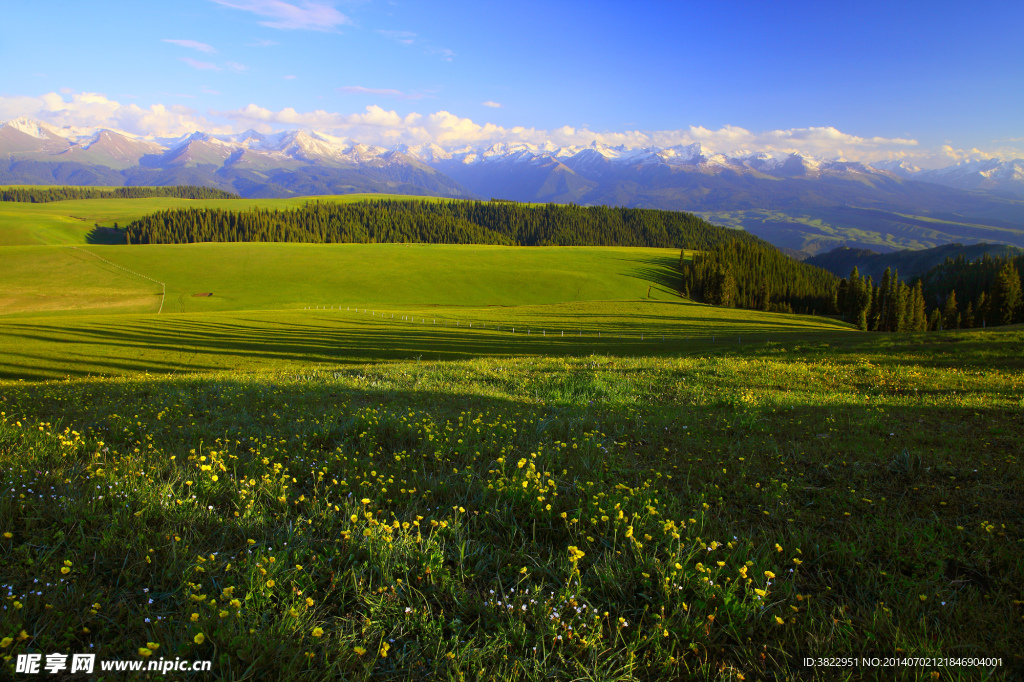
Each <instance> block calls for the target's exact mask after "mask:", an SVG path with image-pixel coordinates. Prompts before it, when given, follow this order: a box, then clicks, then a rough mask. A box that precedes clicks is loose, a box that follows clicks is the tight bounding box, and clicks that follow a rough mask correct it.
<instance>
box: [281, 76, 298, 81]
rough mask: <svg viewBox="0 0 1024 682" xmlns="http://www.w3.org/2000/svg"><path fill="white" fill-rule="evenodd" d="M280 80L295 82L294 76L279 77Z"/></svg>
mask: <svg viewBox="0 0 1024 682" xmlns="http://www.w3.org/2000/svg"><path fill="white" fill-rule="evenodd" d="M281 78H282V79H284V80H286V81H293V80H295V76H291V75H288V76H281Z"/></svg>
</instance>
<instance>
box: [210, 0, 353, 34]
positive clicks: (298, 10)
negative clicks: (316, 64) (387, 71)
mask: <svg viewBox="0 0 1024 682" xmlns="http://www.w3.org/2000/svg"><path fill="white" fill-rule="evenodd" d="M213 2H215V3H217V4H218V5H224V6H225V7H230V8H232V9H240V10H244V11H246V12H252V13H253V14H256V15H258V16H261V17H265V20H264V21H261V22H259V23H260V24H261V25H262V26H267V27H269V28H278V29H306V30H309V31H333V30H335V29H337V27H339V26H344V25H345V24H350V23H352V20H351V19H349V18H348V17H347V16H345V15H344V14H342V13H341V12H339V11H338V10H337V9H335V8H334V6H333V5H331V4H329V3H325V2H315V1H314V0H299V2H298V4H292V3H289V2H284V0H213Z"/></svg>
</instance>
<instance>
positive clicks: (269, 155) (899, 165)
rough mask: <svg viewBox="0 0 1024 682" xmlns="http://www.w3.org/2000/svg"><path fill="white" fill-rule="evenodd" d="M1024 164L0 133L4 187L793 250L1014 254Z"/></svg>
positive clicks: (270, 137)
mask: <svg viewBox="0 0 1024 682" xmlns="http://www.w3.org/2000/svg"><path fill="white" fill-rule="evenodd" d="M1022 168H1024V160H1020V159H1018V160H988V161H969V162H964V163H961V164H957V165H954V166H950V167H948V168H944V169H938V170H922V169H920V168H918V167H916V166H913V165H912V164H909V163H906V162H902V161H901V162H885V163H878V164H875V165H873V166H872V165H867V164H862V163H856V162H850V161H847V160H844V159H825V158H820V157H815V156H810V155H807V154H800V153H765V152H757V153H748V152H736V153H733V154H728V155H726V154H719V153H715V152H713V151H712V150H709V149H707V148H706V147H704V146H703V145H701V144H700V143H694V144H688V145H676V146H671V147H644V148H627V147H625V146H609V145H604V144H601V143H598V142H594V143H592V144H590V145H584V146H573V145H569V146H558V145H554V144H551V143H547V144H539V145H535V144H529V143H524V142H520V143H498V144H492V145H487V146H482V147H472V146H464V147H458V148H445V147H443V146H440V145H437V144H434V143H427V144H421V145H413V146H410V145H396V146H393V147H391V148H384V147H379V146H374V145H367V144H361V143H359V142H356V141H353V140H349V139H345V138H339V137H335V136H332V135H326V134H324V133H319V132H316V131H312V130H290V131H282V132H276V133H271V134H266V133H260V132H257V131H254V130H247V131H245V132H243V133H239V134H236V135H214V134H209V133H205V132H201V131H200V132H195V133H192V134H190V135H186V136H182V137H179V138H175V139H156V138H153V139H150V138H143V137H139V136H135V135H130V134H128V133H125V132H123V131H116V130H89V129H84V128H74V127H66V128H56V127H54V126H50V125H47V124H45V123H40V122H38V121H33V120H30V119H26V118H20V119H16V120H14V121H8V122H7V123H4V124H2V125H0V183H4V184H19V183H22V184H71V185H184V184H190V185H205V186H210V187H215V188H218V189H223V190H227V191H231V192H235V193H238V194H240V195H241V196H243V197H287V196H303V195H316V194H345V193H353V192H377V193H400V194H414V195H416V194H418V195H433V196H444V197H462V198H483V199H487V198H500V199H512V200H517V201H524V202H541V203H546V202H552V203H574V204H580V205H602V204H603V205H610V206H626V207H644V208H660V209H669V210H685V211H692V212H696V213H699V214H700V215H702V216H703V217H704V218H705V219H708V220H711V221H714V222H719V223H720V224H724V225H729V226H732V227H737V228H741V229H746V230H749V231H751V232H752V233H754V234H755V235H757V236H760V237H762V238H764V239H766V240H768V241H770V242H772V243H773V244H775V245H777V246H780V247H783V248H787V249H790V250H792V251H793V252H802V253H804V254H816V253H821V252H824V251H828V250H831V249H833V248H835V247H836V246H852V247H861V248H862V247H867V248H872V249H877V250H900V249H904V248H908V247H910V248H929V247H933V246H937V245H941V244H945V243H950V242H961V243H970V242H982V241H984V242H989V243H999V242H1001V243H1006V244H1016V245H1018V246H1024V172H1022Z"/></svg>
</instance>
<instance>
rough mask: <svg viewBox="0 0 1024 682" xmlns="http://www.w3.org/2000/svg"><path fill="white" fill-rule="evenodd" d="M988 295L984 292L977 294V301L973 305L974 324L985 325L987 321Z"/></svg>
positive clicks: (977, 325)
mask: <svg viewBox="0 0 1024 682" xmlns="http://www.w3.org/2000/svg"><path fill="white" fill-rule="evenodd" d="M988 308H989V305H988V296H987V295H986V294H985V292H984V291H983V292H981V293H980V294H978V302H977V304H976V305H975V306H974V326H975V327H985V326H987V322H988Z"/></svg>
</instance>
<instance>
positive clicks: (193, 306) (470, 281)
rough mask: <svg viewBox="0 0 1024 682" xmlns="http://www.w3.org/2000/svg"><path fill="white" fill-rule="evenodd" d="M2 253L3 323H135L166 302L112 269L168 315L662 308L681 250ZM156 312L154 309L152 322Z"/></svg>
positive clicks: (246, 246) (162, 248)
mask: <svg viewBox="0 0 1024 682" xmlns="http://www.w3.org/2000/svg"><path fill="white" fill-rule="evenodd" d="M4 253H6V254H7V257H8V258H9V259H10V260H9V262H10V263H11V264H12V267H9V268H6V269H4V270H0V314H4V313H7V314H11V313H21V314H26V313H30V312H32V311H33V310H40V311H41V310H66V311H69V312H71V311H76V310H77V311H82V310H86V309H94V310H93V311H94V312H98V310H95V309H99V308H104V307H115V308H118V309H122V310H126V311H129V308H130V307H131V305H135V303H129V301H135V299H136V297H137V296H138V295H139V292H143V291H144V292H150V293H153V292H159V291H160V290H161V289H160V286H159V284H155V283H154V282H152V281H149V280H146V279H143V278H142V277H139V276H134V277H133V276H129V275H128V274H127V273H126V272H125V271H124V270H119V269H118V268H116V267H113V265H112V264H116V265H118V266H121V267H123V268H125V269H127V270H130V271H132V272H135V273H140V274H141V275H145V276H147V277H150V278H152V279H153V280H156V282H160V283H164V284H166V287H167V300H166V302H165V305H164V312H165V313H180V312H211V311H225V310H277V309H289V310H294V309H298V308H304V307H306V306H316V305H340V304H344V305H358V306H364V305H392V306H393V305H398V304H438V305H465V306H479V305H536V304H547V303H562V302H568V301H596V300H624V299H630V300H639V299H641V298H644V299H646V297H647V289H648V287H650V286H653V287H655V291H654V292H652V295H654V296H657V297H658V298H659V299H660V300H669V299H674V300H678V295H677V294H675V293H674V290H675V282H676V275H677V272H678V271H677V269H676V264H677V263H678V260H679V251H677V250H675V249H628V248H601V247H497V246H457V245H430V244H408V245H404V244H327V245H325V244H275V243H211V244H184V245H144V246H100V245H90V246H82V247H78V248H76V249H71V248H67V247H54V246H34V247H5V248H4ZM104 261H109V262H104ZM90 272H91V273H94V274H95V276H96V279H95V280H94V281H91V280H90V279H89V278H90V274H89V273H90ZM72 273H74V274H72ZM69 278H72V279H69ZM101 283H102V286H101ZM97 289H102V290H103V291H104V292H106V297H105V298H104V296H101V295H99V293H98V291H94V290H97ZM5 292H6V293H5ZM18 292H23V293H18ZM76 292H82V295H81V296H79V295H78V294H77V293H76ZM28 293H31V294H32V296H31V297H29V298H26V295H27V294H28ZM193 294H213V295H212V296H209V297H196V296H193ZM30 300H35V301H37V303H36V304H35V306H34V307H33V305H32V304H30V303H29V301H30ZM136 302H137V301H136ZM158 307H159V302H157V301H151V303H150V304H149V307H148V308H146V310H149V311H151V312H156V310H157V308H158ZM134 312H141V310H135V311H134Z"/></svg>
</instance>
